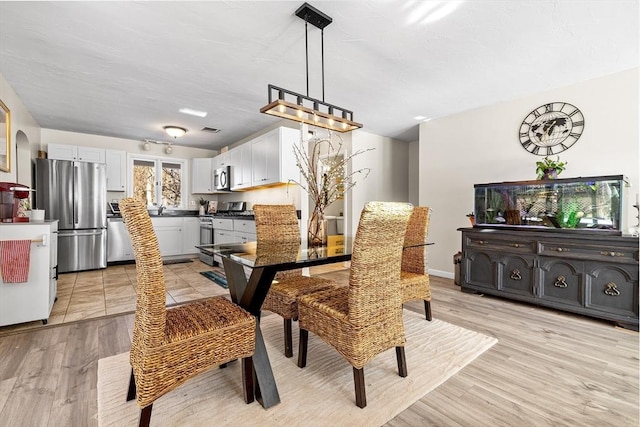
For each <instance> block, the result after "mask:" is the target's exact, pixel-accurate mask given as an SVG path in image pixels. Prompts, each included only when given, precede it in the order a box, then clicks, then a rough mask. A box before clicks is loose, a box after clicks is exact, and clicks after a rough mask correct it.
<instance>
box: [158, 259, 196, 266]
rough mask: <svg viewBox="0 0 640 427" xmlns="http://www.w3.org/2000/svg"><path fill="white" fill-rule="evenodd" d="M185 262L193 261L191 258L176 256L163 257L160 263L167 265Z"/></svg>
mask: <svg viewBox="0 0 640 427" xmlns="http://www.w3.org/2000/svg"><path fill="white" fill-rule="evenodd" d="M187 262H193V260H192V259H191V258H176V259H165V260H162V264H164V265H169V264H184V263H187Z"/></svg>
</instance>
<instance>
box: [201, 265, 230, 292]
mask: <svg viewBox="0 0 640 427" xmlns="http://www.w3.org/2000/svg"><path fill="white" fill-rule="evenodd" d="M200 274H202V275H203V276H204V277H206V278H207V279H209V280H212V281H214V282H215V283H217V284H218V285H220V286H222V287H223V288H225V289H229V284H228V283H227V276H226V275H225V273H224V270H223V269H221V268H216V269H214V270H211V271H201V272H200Z"/></svg>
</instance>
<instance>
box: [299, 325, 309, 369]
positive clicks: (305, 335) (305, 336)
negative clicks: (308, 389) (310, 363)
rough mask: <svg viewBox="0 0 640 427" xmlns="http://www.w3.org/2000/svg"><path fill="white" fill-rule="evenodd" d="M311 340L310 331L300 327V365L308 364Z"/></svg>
mask: <svg viewBox="0 0 640 427" xmlns="http://www.w3.org/2000/svg"><path fill="white" fill-rule="evenodd" d="M308 342H309V331H307V330H306V329H300V340H299V342H298V367H299V368H304V367H305V366H307V343H308Z"/></svg>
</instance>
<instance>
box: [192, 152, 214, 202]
mask: <svg viewBox="0 0 640 427" xmlns="http://www.w3.org/2000/svg"><path fill="white" fill-rule="evenodd" d="M215 158H216V157H209V158H205V159H192V160H191V192H192V193H204V194H210V193H214V192H215V185H214V182H213V171H214V170H215V168H216V167H217V166H216V161H215V160H214V159H215Z"/></svg>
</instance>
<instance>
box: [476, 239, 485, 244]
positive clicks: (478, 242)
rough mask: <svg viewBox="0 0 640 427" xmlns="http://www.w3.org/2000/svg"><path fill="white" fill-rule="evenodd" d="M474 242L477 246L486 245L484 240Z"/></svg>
mask: <svg viewBox="0 0 640 427" xmlns="http://www.w3.org/2000/svg"><path fill="white" fill-rule="evenodd" d="M475 242H476V243H477V244H479V245H484V244H485V243H487V241H486V240H476V241H475Z"/></svg>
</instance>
